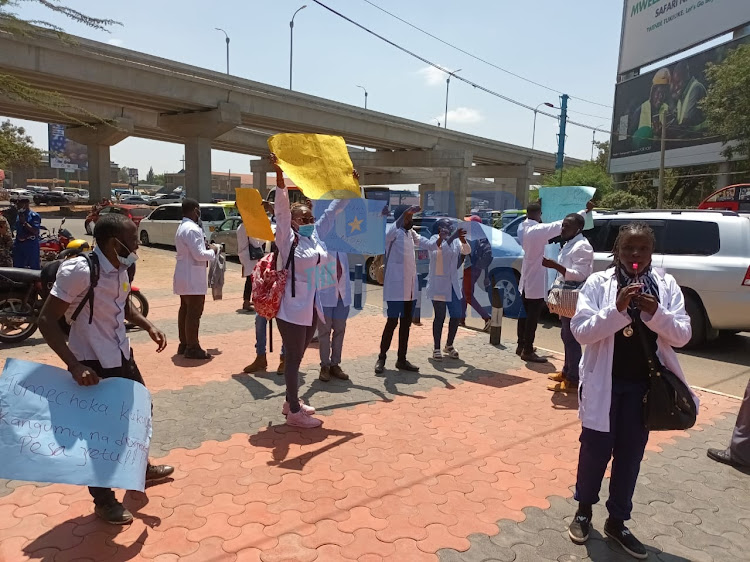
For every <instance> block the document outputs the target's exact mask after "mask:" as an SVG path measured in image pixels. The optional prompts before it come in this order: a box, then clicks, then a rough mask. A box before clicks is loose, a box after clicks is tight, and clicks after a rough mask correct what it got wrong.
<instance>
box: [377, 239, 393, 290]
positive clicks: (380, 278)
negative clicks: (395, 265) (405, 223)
mask: <svg viewBox="0 0 750 562" xmlns="http://www.w3.org/2000/svg"><path fill="white" fill-rule="evenodd" d="M395 241H396V239H395V238H394V239H393V240H391V243H390V244H388V251H387V252H386V253H385V256H382V255H380V256H378V257H376V258H375V260H374V261H373V263H372V267H373V269H374V270H375V280H376V281H377V282H378V283H379V284H380V285H382V284H383V283H385V266H386V265H387V264H388V256H390V255H391V248H393V243H394V242H395Z"/></svg>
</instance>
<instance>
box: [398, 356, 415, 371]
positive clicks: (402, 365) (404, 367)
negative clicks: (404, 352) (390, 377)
mask: <svg viewBox="0 0 750 562" xmlns="http://www.w3.org/2000/svg"><path fill="white" fill-rule="evenodd" d="M396 368H397V369H398V370H399V371H409V372H410V373H418V372H419V367H417V366H416V365H412V364H411V363H409V362H408V361H407V360H406V359H404V360H403V361H396Z"/></svg>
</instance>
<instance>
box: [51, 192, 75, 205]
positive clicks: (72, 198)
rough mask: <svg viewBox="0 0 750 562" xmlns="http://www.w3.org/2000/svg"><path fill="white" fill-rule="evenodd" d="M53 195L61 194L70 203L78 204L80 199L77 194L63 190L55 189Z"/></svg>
mask: <svg viewBox="0 0 750 562" xmlns="http://www.w3.org/2000/svg"><path fill="white" fill-rule="evenodd" d="M52 193H59V194H60V195H62V196H63V197H65V199H66V200H67V201H68V203H78V200H79V197H78V194H77V193H71V192H68V191H65V190H63V189H53V190H52Z"/></svg>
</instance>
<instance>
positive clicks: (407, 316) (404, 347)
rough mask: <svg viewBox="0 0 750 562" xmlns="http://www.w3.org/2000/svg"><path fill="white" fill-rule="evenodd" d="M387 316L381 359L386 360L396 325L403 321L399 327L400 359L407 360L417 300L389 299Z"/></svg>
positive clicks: (381, 342)
mask: <svg viewBox="0 0 750 562" xmlns="http://www.w3.org/2000/svg"><path fill="white" fill-rule="evenodd" d="M386 305H387V307H386V308H387V312H386V314H387V316H388V320H386V323H385V328H384V329H383V337H382V338H381V339H380V355H379V359H382V360H383V361H385V358H386V355H387V354H388V350H389V349H390V348H391V342H392V341H393V333H394V332H395V331H396V326H397V325H398V323H399V320H400V322H401V325H400V326H399V328H398V360H399V361H406V352H407V351H408V349H409V330H411V321H412V316H413V314H414V308H415V307H416V306H417V301H387V303H386Z"/></svg>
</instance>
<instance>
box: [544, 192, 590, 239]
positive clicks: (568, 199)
mask: <svg viewBox="0 0 750 562" xmlns="http://www.w3.org/2000/svg"><path fill="white" fill-rule="evenodd" d="M594 193H596V188H594V187H586V186H565V187H540V188H539V199H541V201H542V218H543V219H544V222H548V223H549V222H555V221H561V220H563V219H564V218H565V217H566V216H567V215H569V214H571V213H577V212H579V211H581V210H583V209H585V208H586V203H588V202H589V200H590V199H591V198H592V197H593V196H594ZM585 218H586V226H585V227H584V230H589V229H591V228H594V222H593V220H592V218H591V213H586V217H585Z"/></svg>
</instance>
